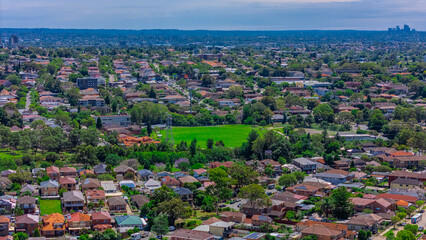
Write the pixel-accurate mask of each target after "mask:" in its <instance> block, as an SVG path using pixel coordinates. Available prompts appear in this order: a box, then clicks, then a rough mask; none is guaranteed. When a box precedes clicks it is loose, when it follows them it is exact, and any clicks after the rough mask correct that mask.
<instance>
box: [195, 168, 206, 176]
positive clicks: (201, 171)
mask: <svg viewBox="0 0 426 240" xmlns="http://www.w3.org/2000/svg"><path fill="white" fill-rule="evenodd" d="M193 171H194V177H195V178H199V177H202V176H207V170H206V169H204V168H200V169H194V170H193Z"/></svg>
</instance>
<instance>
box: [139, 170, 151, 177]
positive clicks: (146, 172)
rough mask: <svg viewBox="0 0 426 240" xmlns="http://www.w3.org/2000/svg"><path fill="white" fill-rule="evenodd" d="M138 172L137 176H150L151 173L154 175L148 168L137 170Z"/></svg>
mask: <svg viewBox="0 0 426 240" xmlns="http://www.w3.org/2000/svg"><path fill="white" fill-rule="evenodd" d="M138 174H139V176H141V177H149V176H151V175H154V173H153V172H151V171H150V170H148V169H142V170H139V171H138Z"/></svg>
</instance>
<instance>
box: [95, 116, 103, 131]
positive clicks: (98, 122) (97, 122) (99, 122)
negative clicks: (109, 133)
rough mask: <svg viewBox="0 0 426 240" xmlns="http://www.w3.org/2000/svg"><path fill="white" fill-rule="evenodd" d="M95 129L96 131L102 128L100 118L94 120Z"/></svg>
mask: <svg viewBox="0 0 426 240" xmlns="http://www.w3.org/2000/svg"><path fill="white" fill-rule="evenodd" d="M96 128H97V129H101V128H102V119H101V118H100V117H98V119H96Z"/></svg>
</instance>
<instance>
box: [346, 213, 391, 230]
mask: <svg viewBox="0 0 426 240" xmlns="http://www.w3.org/2000/svg"><path fill="white" fill-rule="evenodd" d="M382 222H383V218H382V217H380V216H378V215H376V214H374V213H370V214H359V215H356V216H354V217H352V218H350V219H349V220H348V221H347V222H346V223H345V224H346V225H348V229H349V230H355V231H359V230H368V231H371V232H372V233H377V230H378V229H379V225H380V224H381V223H382Z"/></svg>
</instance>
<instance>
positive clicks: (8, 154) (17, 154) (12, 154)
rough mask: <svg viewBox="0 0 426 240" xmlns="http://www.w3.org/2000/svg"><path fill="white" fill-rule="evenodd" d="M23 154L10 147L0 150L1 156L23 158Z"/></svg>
mask: <svg viewBox="0 0 426 240" xmlns="http://www.w3.org/2000/svg"><path fill="white" fill-rule="evenodd" d="M21 157H22V154H21V152H20V151H13V150H9V149H5V148H3V149H1V150H0V158H12V159H15V158H21Z"/></svg>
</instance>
